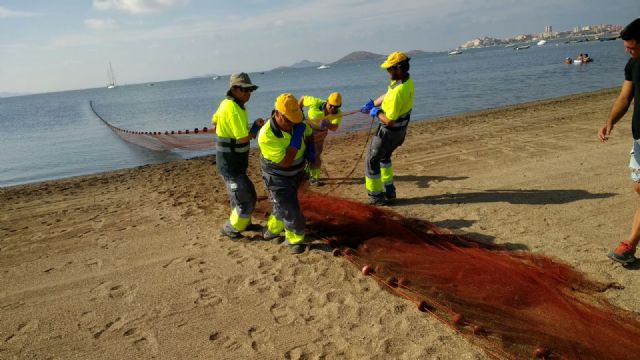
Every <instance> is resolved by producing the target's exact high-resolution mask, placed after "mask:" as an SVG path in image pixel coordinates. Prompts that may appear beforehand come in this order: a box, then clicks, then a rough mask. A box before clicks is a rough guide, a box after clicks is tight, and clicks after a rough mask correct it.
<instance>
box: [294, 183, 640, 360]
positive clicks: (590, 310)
mask: <svg viewBox="0 0 640 360" xmlns="http://www.w3.org/2000/svg"><path fill="white" fill-rule="evenodd" d="M300 202H301V206H302V208H303V211H304V214H305V216H306V217H307V221H308V226H309V229H310V231H311V232H312V233H314V234H316V235H317V236H319V237H321V238H322V239H325V240H326V241H327V242H328V243H329V244H330V245H332V246H333V247H335V248H336V250H334V254H336V255H342V256H344V257H345V258H346V259H348V260H349V261H351V262H352V263H353V264H354V265H355V266H356V267H357V268H358V269H362V272H363V274H365V275H370V276H372V277H373V278H375V279H376V280H377V281H379V282H380V283H381V284H383V285H384V286H386V287H388V288H389V289H390V290H392V291H393V292H394V293H396V294H398V295H400V296H402V297H405V298H406V299H408V300H409V301H412V302H414V303H415V304H416V306H417V307H418V309H419V310H420V311H424V312H427V313H430V314H431V315H433V316H434V317H436V318H437V319H439V320H440V321H442V322H443V323H445V324H447V325H449V326H451V327H452V328H453V329H454V330H455V331H457V332H458V333H459V334H461V335H462V336H464V337H465V338H467V339H469V340H470V341H471V342H472V343H474V344H476V345H478V346H480V347H482V348H483V349H484V350H485V351H486V353H487V354H489V355H491V356H493V357H495V358H505V359H527V358H534V357H538V358H545V359H631V358H637V357H640V320H639V319H638V316H637V315H634V314H633V313H630V312H628V311H623V310H621V309H618V308H615V307H614V306H612V305H610V304H609V303H608V302H607V301H606V300H605V299H604V298H603V297H602V296H601V295H599V294H598V293H600V292H603V291H604V290H606V289H608V288H610V287H616V285H615V284H601V283H598V282H595V281H591V280H589V279H587V278H585V276H584V275H582V274H580V273H578V272H577V271H575V270H573V269H572V268H571V267H569V266H568V265H566V264H563V263H561V262H558V261H556V260H553V259H550V258H547V257H545V256H542V255H536V254H532V253H528V252H521V251H518V252H514V251H509V250H507V249H505V248H502V247H500V246H496V245H487V244H483V243H480V242H477V241H474V240H472V239H469V238H465V237H463V236H459V235H454V234H450V233H447V232H446V231H445V230H443V229H441V228H438V227H437V226H435V225H433V224H431V223H428V222H424V221H419V220H413V219H405V218H403V217H401V216H399V215H397V214H395V213H393V212H391V211H388V210H383V209H380V208H376V207H373V206H368V205H364V204H361V203H358V202H354V201H350V200H345V199H338V198H334V197H330V196H327V195H323V194H316V193H313V192H307V191H301V192H300ZM618 286H619V285H618Z"/></svg>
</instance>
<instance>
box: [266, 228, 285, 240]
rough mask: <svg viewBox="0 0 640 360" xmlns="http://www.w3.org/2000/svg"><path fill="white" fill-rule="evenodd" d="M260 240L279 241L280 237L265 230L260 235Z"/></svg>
mask: <svg viewBox="0 0 640 360" xmlns="http://www.w3.org/2000/svg"><path fill="white" fill-rule="evenodd" d="M262 238H263V239H265V240H275V239H281V238H282V237H281V236H280V234H274V233H272V232H271V231H269V229H265V230H264V232H263V233H262Z"/></svg>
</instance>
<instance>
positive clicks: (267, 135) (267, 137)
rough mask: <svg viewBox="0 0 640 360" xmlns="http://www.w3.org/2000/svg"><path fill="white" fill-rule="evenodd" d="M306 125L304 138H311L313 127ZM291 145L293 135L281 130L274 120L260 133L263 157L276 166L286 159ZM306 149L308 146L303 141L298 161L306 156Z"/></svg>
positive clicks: (298, 153)
mask: <svg viewBox="0 0 640 360" xmlns="http://www.w3.org/2000/svg"><path fill="white" fill-rule="evenodd" d="M304 125H305V129H304V137H307V136H311V133H312V129H311V127H310V126H309V125H307V124H304ZM289 143H291V134H289V133H288V132H286V131H282V130H280V128H278V125H276V123H275V120H274V119H273V118H271V119H270V120H269V121H268V122H267V123H266V124H264V126H263V127H262V128H261V129H260V132H259V133H258V146H259V147H260V152H261V153H262V157H264V158H265V159H267V160H269V161H271V162H273V163H276V164H277V163H279V162H281V161H282V159H284V156H285V155H286V153H287V148H288V147H289ZM305 149H306V145H305V143H304V139H303V141H302V146H301V147H300V150H298V152H297V153H296V157H295V158H294V159H296V160H297V159H299V158H301V157H302V156H303V155H304V151H305Z"/></svg>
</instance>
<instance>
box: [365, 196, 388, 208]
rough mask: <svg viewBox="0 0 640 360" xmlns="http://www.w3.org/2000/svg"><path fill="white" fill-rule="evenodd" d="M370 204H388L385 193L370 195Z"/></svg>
mask: <svg viewBox="0 0 640 360" xmlns="http://www.w3.org/2000/svg"><path fill="white" fill-rule="evenodd" d="M369 205H378V206H380V205H387V199H386V198H385V197H384V195H378V196H371V195H369Z"/></svg>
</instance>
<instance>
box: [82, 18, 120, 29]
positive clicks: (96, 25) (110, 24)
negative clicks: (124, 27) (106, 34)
mask: <svg viewBox="0 0 640 360" xmlns="http://www.w3.org/2000/svg"><path fill="white" fill-rule="evenodd" d="M84 24H85V26H86V27H88V28H89V29H91V30H110V29H115V28H117V27H118V23H117V22H116V21H115V20H113V19H86V20H85V21H84Z"/></svg>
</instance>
